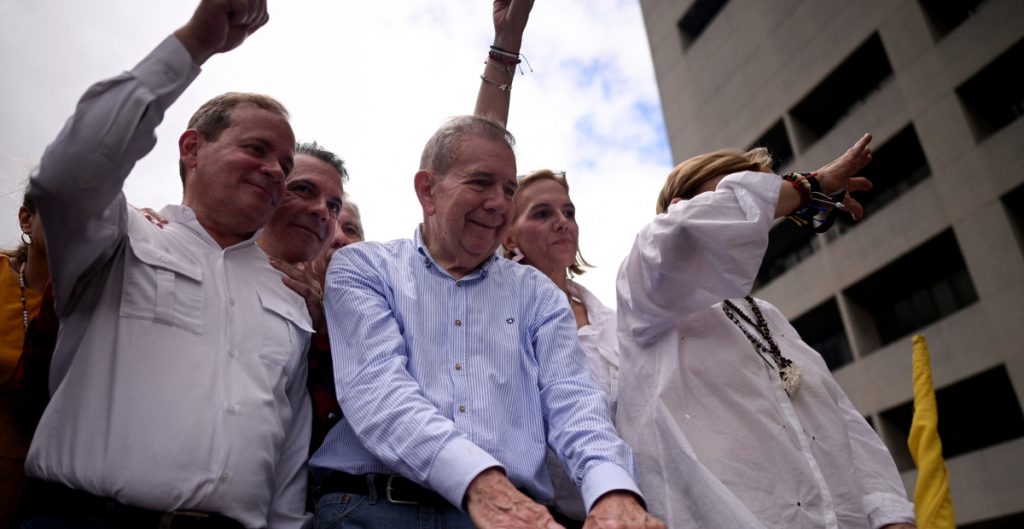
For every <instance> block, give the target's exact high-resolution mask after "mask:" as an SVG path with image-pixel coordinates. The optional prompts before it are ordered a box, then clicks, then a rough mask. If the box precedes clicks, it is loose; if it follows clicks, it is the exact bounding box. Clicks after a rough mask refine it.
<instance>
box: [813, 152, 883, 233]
mask: <svg viewBox="0 0 1024 529" xmlns="http://www.w3.org/2000/svg"><path fill="white" fill-rule="evenodd" d="M870 144H871V134H865V135H863V136H861V138H860V139H859V140H857V143H854V144H853V146H852V147H850V148H849V149H847V150H846V152H845V153H843V154H842V156H840V157H839V158H836V159H835V160H832V161H831V162H829V163H828V164H826V165H825V166H824V167H822V168H821V169H818V171H817V173H818V182H819V183H820V184H821V190H822V192H823V193H825V194H826V195H832V194H835V193H837V192H839V191H846V192H847V193H846V196H845V197H844V198H843V209H844V210H846V211H847V212H848V213H850V215H852V216H853V218H854V220H856V219H859V218H861V217H863V216H864V207H863V206H861V205H860V202H857V200H856V199H854V198H853V197H851V196H850V193H851V192H855V191H867V190H869V189H871V181H870V180H868V179H867V178H864V177H863V176H855V175H856V174H857V173H858V172H860V170H861V169H863V168H864V167H865V166H866V165H867V164H868V163H870V162H871V147H870Z"/></svg>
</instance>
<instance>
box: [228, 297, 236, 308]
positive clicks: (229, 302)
mask: <svg viewBox="0 0 1024 529" xmlns="http://www.w3.org/2000/svg"><path fill="white" fill-rule="evenodd" d="M228 305H231V306H232V307H234V306H235V298H228Z"/></svg>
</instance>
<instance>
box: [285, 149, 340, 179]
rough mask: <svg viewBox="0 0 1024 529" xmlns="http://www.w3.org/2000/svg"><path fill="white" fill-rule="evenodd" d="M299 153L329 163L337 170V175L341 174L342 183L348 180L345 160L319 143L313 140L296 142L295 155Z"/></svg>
mask: <svg viewBox="0 0 1024 529" xmlns="http://www.w3.org/2000/svg"><path fill="white" fill-rule="evenodd" d="M300 154H305V155H306V156H312V157H313V158H316V159H317V160H320V161H321V162H324V163H326V164H327V165H330V166H331V167H333V168H334V170H335V171H338V175H340V176H341V181H342V183H344V182H348V169H346V168H345V160H342V159H341V157H339V156H338V155H337V154H334V153H333V152H331V151H329V150H327V149H325V148H324V147H323V146H322V145H320V144H319V143H317V142H315V141H313V142H309V143H296V144H295V156H298V155H300Z"/></svg>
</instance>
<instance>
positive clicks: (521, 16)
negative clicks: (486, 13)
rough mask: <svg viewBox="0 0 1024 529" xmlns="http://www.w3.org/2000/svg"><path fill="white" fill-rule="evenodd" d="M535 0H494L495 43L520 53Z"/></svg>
mask: <svg viewBox="0 0 1024 529" xmlns="http://www.w3.org/2000/svg"><path fill="white" fill-rule="evenodd" d="M531 10H533V0H494V45H495V46H498V47H499V48H503V49H505V50H508V51H511V52H513V53H519V48H520V46H521V45H522V42H523V31H524V30H525V29H526V22H527V21H528V20H529V19H530V11H531Z"/></svg>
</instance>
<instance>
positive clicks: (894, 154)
mask: <svg viewBox="0 0 1024 529" xmlns="http://www.w3.org/2000/svg"><path fill="white" fill-rule="evenodd" d="M861 174H862V175H863V176H866V177H868V179H870V180H871V183H872V184H874V185H873V187H872V188H871V190H869V191H859V192H857V194H856V195H854V196H855V198H856V199H857V201H858V202H860V203H861V205H863V206H864V213H865V215H871V214H872V213H874V212H877V211H878V210H880V209H882V208H883V207H885V205H886V204H888V203H890V202H892V201H893V200H896V197H898V196H900V195H902V194H904V193H906V192H907V191H909V190H910V189H911V188H912V187H914V185H916V184H917V183H918V182H920V181H922V180H924V179H925V178H928V176H930V175H931V174H932V169H931V167H930V166H929V165H928V159H927V158H925V156H924V150H923V149H921V141H920V140H919V139H918V137H917V132H916V131H915V130H914V126H913V125H907V126H906V127H904V128H903V130H901V131H899V132H897V133H896V135H895V136H893V137H892V138H890V139H889V141H887V142H885V143H884V144H882V146H881V147H879V148H878V149H876V150H875V151H873V152H872V157H871V163H869V164H868V166H867V167H865V168H864V169H863V170H862V171H861ZM856 225H857V222H856V221H854V220H853V219H852V218H850V216H849V215H840V216H839V220H838V222H836V226H835V229H833V230H830V231H829V232H828V234H829V236H830V238H834V237H836V236H837V235H839V234H842V233H844V232H846V231H849V230H850V229H851V228H853V227H854V226H856Z"/></svg>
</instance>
